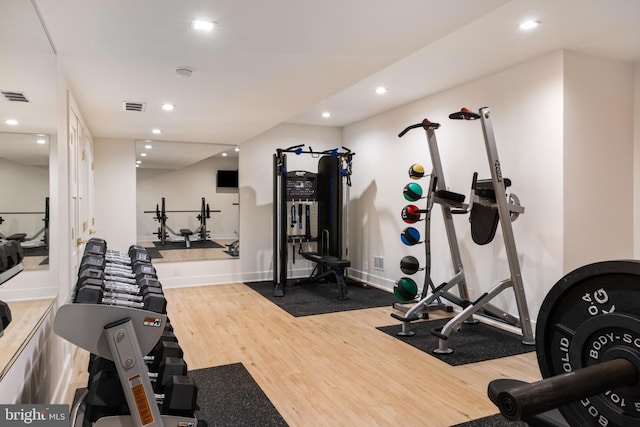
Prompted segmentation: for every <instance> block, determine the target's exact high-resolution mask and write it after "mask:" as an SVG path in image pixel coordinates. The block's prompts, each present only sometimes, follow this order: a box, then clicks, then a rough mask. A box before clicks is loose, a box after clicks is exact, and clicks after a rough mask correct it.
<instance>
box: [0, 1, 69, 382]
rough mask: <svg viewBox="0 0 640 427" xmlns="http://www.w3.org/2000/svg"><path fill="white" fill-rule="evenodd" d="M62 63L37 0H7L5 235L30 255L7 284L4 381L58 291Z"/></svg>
mask: <svg viewBox="0 0 640 427" xmlns="http://www.w3.org/2000/svg"><path fill="white" fill-rule="evenodd" d="M56 67H57V65H56V56H55V52H54V50H53V48H52V46H51V44H50V43H49V40H48V38H47V35H46V33H45V31H44V28H43V27H42V25H41V23H40V20H39V19H38V14H37V12H36V10H35V8H34V3H33V2H30V1H10V0H0V179H1V180H2V181H1V182H2V185H1V186H0V212H2V213H1V214H0V216H1V217H2V223H1V224H0V233H2V235H4V236H5V237H9V236H11V235H14V238H19V239H20V240H23V241H22V242H21V243H22V245H23V246H24V247H25V255H27V257H26V258H24V259H23V267H24V271H22V272H21V273H20V274H18V275H17V276H15V277H13V278H11V279H10V280H8V281H6V282H5V283H3V284H2V286H0V300H2V301H3V302H4V303H6V306H7V307H8V308H9V309H10V310H11V317H12V321H11V322H10V323H9V324H8V326H7V327H6V328H5V330H4V335H3V336H1V337H0V344H1V345H0V380H2V377H3V376H4V374H5V373H6V372H7V370H8V369H9V368H10V367H11V365H12V363H13V361H14V360H15V359H16V357H17V356H18V355H19V354H20V352H21V351H22V349H23V348H24V346H25V345H26V343H27V342H28V341H29V339H30V338H31V336H32V334H33V331H34V330H35V328H36V327H37V326H38V324H39V323H40V322H41V321H42V319H43V316H44V315H45V314H46V312H47V310H49V309H50V308H51V307H52V301H53V298H54V297H55V295H56V292H57V284H58V283H57V281H55V280H53V279H52V274H51V273H52V272H51V270H50V269H49V268H48V267H49V264H48V259H49V258H48V256H47V255H48V248H47V246H48V243H49V242H48V237H49V233H48V225H49V224H50V223H52V222H51V221H47V218H46V210H47V209H46V200H47V197H51V195H50V193H49V187H50V185H49V167H50V166H49V148H50V146H53V145H54V144H56V142H57V141H56V138H57V125H58V121H57V114H56V109H57V96H56V95H57V87H56V85H57V76H56ZM25 212H29V213H25ZM30 255H33V256H30ZM30 270H41V271H30Z"/></svg>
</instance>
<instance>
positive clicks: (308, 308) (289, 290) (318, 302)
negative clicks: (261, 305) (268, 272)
mask: <svg viewBox="0 0 640 427" xmlns="http://www.w3.org/2000/svg"><path fill="white" fill-rule="evenodd" d="M245 284H246V285H247V286H249V287H250V288H251V289H253V290H254V291H256V292H258V293H259V294H260V295H262V296H263V297H265V298H267V299H268V300H269V301H271V302H273V303H274V304H276V305H277V306H278V307H280V308H281V309H283V310H285V311H286V312H287V313H289V314H291V315H292V316H295V317H301V316H312V315H316V314H326V313H336V312H338V311H349V310H360V309H363V308H373V307H385V306H389V307H390V306H391V305H392V304H393V303H394V302H396V301H397V299H396V297H395V296H394V295H393V294H392V293H390V292H385V291H383V290H380V289H377V288H372V287H363V286H362V285H359V284H357V285H349V286H347V290H348V293H347V296H348V297H349V299H348V300H345V301H340V300H338V295H339V291H338V285H336V284H335V283H305V284H300V285H296V286H286V287H285V290H284V296H283V297H274V296H273V282H271V281H268V282H248V283H245Z"/></svg>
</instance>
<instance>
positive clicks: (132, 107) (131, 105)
mask: <svg viewBox="0 0 640 427" xmlns="http://www.w3.org/2000/svg"><path fill="white" fill-rule="evenodd" d="M122 105H123V108H124V111H138V112H142V111H144V109H145V105H146V104H145V103H144V102H127V101H124V102H123V103H122Z"/></svg>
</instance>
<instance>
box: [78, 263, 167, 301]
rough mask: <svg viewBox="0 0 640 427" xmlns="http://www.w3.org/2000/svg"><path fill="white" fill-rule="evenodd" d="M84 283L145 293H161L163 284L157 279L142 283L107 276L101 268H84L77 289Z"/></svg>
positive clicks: (139, 293)
mask: <svg viewBox="0 0 640 427" xmlns="http://www.w3.org/2000/svg"><path fill="white" fill-rule="evenodd" d="M84 285H96V286H101V287H102V288H103V290H104V291H105V292H111V293H123V294H133V295H145V294H146V293H150V292H151V293H157V294H161V293H163V292H162V286H161V285H160V282H159V281H158V280H157V279H143V280H141V281H140V283H137V282H136V283H135V284H134V283H130V282H123V281H122V279H120V278H119V277H113V276H107V275H105V274H104V273H103V272H101V271H100V270H94V269H88V270H84V271H83V272H82V274H81V275H80V277H78V282H77V284H76V290H77V289H80V288H82V287H83V286H84Z"/></svg>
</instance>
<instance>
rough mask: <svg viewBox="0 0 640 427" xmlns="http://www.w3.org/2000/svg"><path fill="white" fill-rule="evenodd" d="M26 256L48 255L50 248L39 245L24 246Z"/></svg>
mask: <svg viewBox="0 0 640 427" xmlns="http://www.w3.org/2000/svg"><path fill="white" fill-rule="evenodd" d="M22 250H23V252H24V256H26V257H27V256H47V255H49V249H47V248H46V247H45V246H38V247H37V248H24V247H23V248H22Z"/></svg>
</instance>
